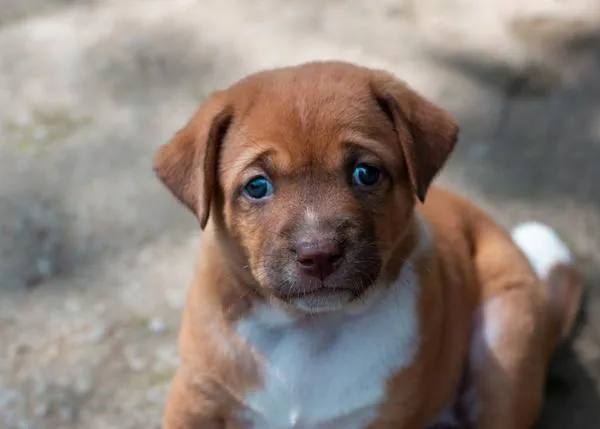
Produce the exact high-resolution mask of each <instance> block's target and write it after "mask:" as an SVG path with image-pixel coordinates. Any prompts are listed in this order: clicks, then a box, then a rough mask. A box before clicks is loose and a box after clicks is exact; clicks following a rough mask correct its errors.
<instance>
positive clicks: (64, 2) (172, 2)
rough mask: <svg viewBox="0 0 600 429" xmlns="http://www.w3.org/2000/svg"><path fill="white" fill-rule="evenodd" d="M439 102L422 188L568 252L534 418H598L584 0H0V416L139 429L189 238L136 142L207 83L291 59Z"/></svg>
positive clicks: (596, 94)
mask: <svg viewBox="0 0 600 429" xmlns="http://www.w3.org/2000/svg"><path fill="white" fill-rule="evenodd" d="M322 58H338V59H346V60H352V61H357V62H360V63H362V64H365V65H371V66H379V67H384V68H386V69H388V70H390V71H393V72H395V73H397V74H398V75H399V76H401V77H403V78H404V79H406V80H407V81H408V82H409V83H411V84H412V85H413V86H414V87H416V88H417V89H419V90H420V91H422V92H423V93H424V94H426V95H428V96H429V97H430V98H432V99H433V100H435V101H437V102H438V103H440V104H441V105H443V106H445V107H447V108H448V109H450V110H451V111H452V112H453V113H454V114H455V116H456V117H457V118H458V120H459V121H460V123H461V126H462V138H461V141H460V143H459V146H458V149H457V151H456V153H455V155H454V156H453V158H452V160H451V162H450V164H449V165H448V168H447V169H446V171H445V172H444V173H443V175H442V176H441V177H440V179H439V183H441V184H444V185H446V186H449V187H452V188H454V189H457V190H458V191H460V192H461V193H463V194H464V195H467V196H468V197H470V198H471V199H473V200H475V201H477V202H478V203H479V204H481V205H482V206H483V207H485V208H486V209H488V210H489V211H490V212H491V213H492V214H493V215H494V216H495V217H496V218H497V219H498V220H499V221H500V222H501V223H502V224H503V225H506V226H507V227H509V226H511V225H514V224H515V223H517V222H520V221H523V220H528V219H537V220H541V221H544V222H546V223H548V224H550V225H552V226H553V227H555V228H556V229H557V230H558V231H559V232H560V233H561V234H562V235H563V236H564V237H565V239H566V240H567V241H568V242H569V243H570V244H571V246H572V248H573V249H574V251H575V252H576V254H577V255H578V257H579V261H580V264H581V267H582V269H583V270H584V272H585V275H586V278H587V280H588V285H589V294H588V300H587V311H586V318H585V320H584V321H583V323H582V325H581V329H580V331H579V333H578V336H577V338H576V339H575V341H574V343H573V345H572V346H571V347H567V348H565V349H564V350H562V351H561V353H560V354H559V355H558V356H557V359H556V363H555V365H554V368H553V371H552V376H551V378H550V382H549V395H548V400H547V406H546V408H545V410H544V414H543V416H542V421H541V422H540V428H543V429H552V428H564V427H569V428H573V429H592V428H598V427H600V390H599V386H600V286H599V282H600V232H599V231H600V192H599V191H598V190H597V189H596V186H597V184H598V182H599V181H600V169H599V168H598V165H599V164H600V79H598V76H600V4H598V1H597V0H571V1H567V0H562V1H561V0H554V1H551V0H531V1H528V2H525V1H514V0H502V1H501V0H481V1H478V2H474V1H466V0H346V1H342V0H324V1H319V0H305V1H302V2H300V1H297V2H290V1H284V0H254V1H252V2H249V1H243V0H195V1H192V0H168V1H166V0H145V1H127V2H125V1H109V0H97V1H93V0H88V1H84V0H45V1H44V0H20V1H14V0H0V428H2V429H25V428H36V429H37V428H39V429H59V428H60V429H63V428H64V429H70V428H83V429H105V428H119V429H129V428H147V429H152V428H159V426H160V424H159V421H160V414H161V411H162V403H163V400H164V397H165V392H166V391H167V388H168V382H169V379H170V377H171V375H172V373H173V369H174V368H175V367H176V365H177V355H176V349H175V347H176V329H177V324H178V320H179V316H180V311H181V308H182V305H183V300H184V297H185V292H186V288H187V285H188V281H189V279H190V276H191V271H192V263H193V258H194V251H195V248H196V246H197V243H198V240H199V234H198V232H199V231H198V227H197V224H196V223H195V221H194V219H193V218H192V217H191V216H190V215H188V214H187V213H186V211H185V210H184V209H183V208H181V207H180V206H178V205H177V204H176V203H175V201H174V200H173V199H172V198H171V196H170V195H169V194H168V193H167V192H166V191H165V190H164V189H163V188H162V187H161V186H160V185H159V183H158V182H157V181H156V180H155V179H154V177H153V174H152V171H151V158H152V155H153V152H154V150H155V149H156V148H157V147H158V146H159V145H160V144H162V143H163V142H165V141H166V140H167V139H168V138H169V137H170V135H171V134H172V133H173V132H174V131H175V130H176V129H177V127H179V126H180V125H182V124H183V123H184V121H185V120H186V119H187V118H188V117H189V115H191V113H192V111H193V110H194V108H195V107H196V105H197V104H198V103H199V102H200V101H201V100H202V99H203V98H204V97H205V95H206V94H207V93H208V92H210V91H211V90H213V89H215V88H217V87H221V86H224V85H227V84H229V83H231V82H232V81H233V80H234V79H237V78H239V77H241V76H243V75H245V74H247V73H249V72H252V71H255V70H257V69H259V68H263V67H269V66H274V65H283V64H291V63H298V62H301V61H304V60H310V59H322Z"/></svg>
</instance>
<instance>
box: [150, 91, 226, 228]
mask: <svg viewBox="0 0 600 429" xmlns="http://www.w3.org/2000/svg"><path fill="white" fill-rule="evenodd" d="M231 119H232V109H231V107H230V106H229V105H227V104H226V103H225V102H224V97H223V95H222V93H217V94H215V95H213V96H212V97H211V99H209V101H207V102H206V103H205V104H204V105H202V106H201V107H200V109H199V110H198V112H196V114H195V115H194V117H193V118H192V119H191V120H190V121H189V122H188V123H187V125H186V126H185V127H183V128H182V129H180V130H179V131H178V132H177V133H176V134H175V136H173V138H172V139H171V140H170V141H169V142H168V143H166V144H165V145H163V146H161V147H160V148H159V149H158V151H157V152H156V154H155V156H154V172H155V173H156V175H157V176H158V178H159V179H160V180H161V182H162V183H163V184H164V185H165V186H166V187H167V188H168V189H169V190H170V191H171V193H172V194H173V195H174V196H175V197H176V198H177V199H178V200H179V201H180V202H181V203H183V204H184V205H185V206H186V207H188V208H189V209H190V210H192V211H193V212H194V213H195V214H196V216H197V217H198V219H199V221H200V227H201V228H202V229H204V227H205V226H206V223H207V222H208V218H209V215H210V207H211V201H212V198H213V195H214V192H215V190H216V187H217V182H218V180H217V179H218V177H217V174H218V165H217V164H218V158H219V149H220V146H221V142H222V140H223V138H224V137H225V133H226V132H227V128H228V126H229V124H230V122H231Z"/></svg>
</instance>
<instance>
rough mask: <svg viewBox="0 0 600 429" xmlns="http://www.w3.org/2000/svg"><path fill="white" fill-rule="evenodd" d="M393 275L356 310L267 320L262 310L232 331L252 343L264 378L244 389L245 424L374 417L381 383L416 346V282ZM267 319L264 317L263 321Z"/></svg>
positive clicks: (324, 425)
mask: <svg viewBox="0 0 600 429" xmlns="http://www.w3.org/2000/svg"><path fill="white" fill-rule="evenodd" d="M411 280H413V281H409V282H406V281H399V282H397V284H394V285H392V287H391V288H390V289H389V290H388V291H386V293H385V296H383V297H381V299H379V300H377V301H376V302H375V303H373V304H372V305H371V306H369V308H368V310H367V311H364V312H362V313H361V314H358V315H319V316H315V317H314V318H310V319H307V320H303V321H302V322H289V321H283V322H281V321H280V323H273V322H272V320H273V318H274V317H275V318H276V317H277V316H275V315H274V314H270V313H269V312H272V311H275V310H272V309H263V310H262V314H259V315H257V316H255V317H254V318H250V319H248V320H245V321H244V322H242V323H241V324H240V325H239V326H238V327H237V330H238V333H239V334H240V335H241V336H242V337H243V338H244V339H245V340H246V341H247V342H248V343H249V345H250V346H251V347H252V348H253V350H254V351H255V353H256V354H257V356H258V357H259V361H260V362H261V371H262V379H263V383H262V385H261V387H260V388H259V389H256V390H254V391H252V392H247V394H246V397H245V403H246V404H247V408H246V410H245V413H244V421H245V422H246V426H245V427H246V428H261V429H292V428H294V429H338V428H339V429H342V428H343V429H359V428H364V427H366V426H367V425H368V424H369V423H370V422H371V421H372V420H373V419H374V418H375V417H376V416H377V409H378V406H379V405H380V404H381V403H382V402H383V401H384V400H385V395H386V387H387V382H388V380H389V379H390V377H392V376H393V375H394V374H396V373H397V372H398V371H400V370H402V369H403V368H405V367H407V366H409V365H410V364H411V363H412V361H413V359H414V356H415V354H416V352H417V349H418V346H419V323H418V313H417V307H418V303H417V299H418V287H417V284H416V282H414V279H411ZM265 320H269V322H265Z"/></svg>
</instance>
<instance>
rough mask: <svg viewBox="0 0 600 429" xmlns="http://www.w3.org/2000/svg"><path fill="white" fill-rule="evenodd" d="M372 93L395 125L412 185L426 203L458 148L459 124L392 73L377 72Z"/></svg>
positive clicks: (420, 198)
mask: <svg viewBox="0 0 600 429" xmlns="http://www.w3.org/2000/svg"><path fill="white" fill-rule="evenodd" d="M371 90H372V92H373V94H374V97H375V99H376V101H377V103H378V105H379V107H380V108H381V109H382V110H383V111H384V113H385V114H386V115H387V116H388V117H389V118H390V120H391V121H392V123H393V125H394V128H395V131H396V134H397V136H398V143H399V144H400V146H401V149H402V154H403V156H404V159H405V161H406V167H407V169H408V175H409V179H410V182H411V185H412V187H413V190H414V192H415V194H416V195H417V197H418V198H419V200H420V201H421V202H423V201H425V196H426V194H427V190H428V189H429V186H430V185H431V182H433V179H434V178H435V177H436V175H437V174H438V172H439V171H440V170H441V168H442V167H443V166H444V164H445V162H446V160H447V159H448V157H449V156H450V154H451V153H452V151H453V149H454V146H455V145H456V141H457V138H458V131H459V128H458V125H457V124H456V122H455V121H454V119H453V118H452V116H451V115H450V114H449V113H448V112H447V111H445V110H444V109H442V108H440V107H438V106H436V105H435V104H433V103H432V102H430V101H429V100H427V99H425V98H424V97H422V96H421V95H419V94H418V93H416V92H415V91H414V90H412V89H411V88H409V87H408V85H406V83H404V82H403V81H401V80H399V79H397V78H396V77H394V76H392V75H391V74H389V73H386V72H383V71H376V72H374V73H373V78H372V80H371Z"/></svg>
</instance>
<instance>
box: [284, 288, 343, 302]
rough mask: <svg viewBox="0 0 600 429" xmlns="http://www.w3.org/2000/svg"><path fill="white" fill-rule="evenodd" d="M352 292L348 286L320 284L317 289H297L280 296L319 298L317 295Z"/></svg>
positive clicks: (325, 295) (326, 295)
mask: <svg viewBox="0 0 600 429" xmlns="http://www.w3.org/2000/svg"><path fill="white" fill-rule="evenodd" d="M348 293H352V294H353V293H354V292H353V291H352V290H350V289H348V288H339V287H326V286H322V287H320V288H318V289H314V290H308V291H298V292H295V293H289V294H286V295H285V296H284V297H282V298H286V299H299V298H319V297H328V296H332V295H338V294H348Z"/></svg>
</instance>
